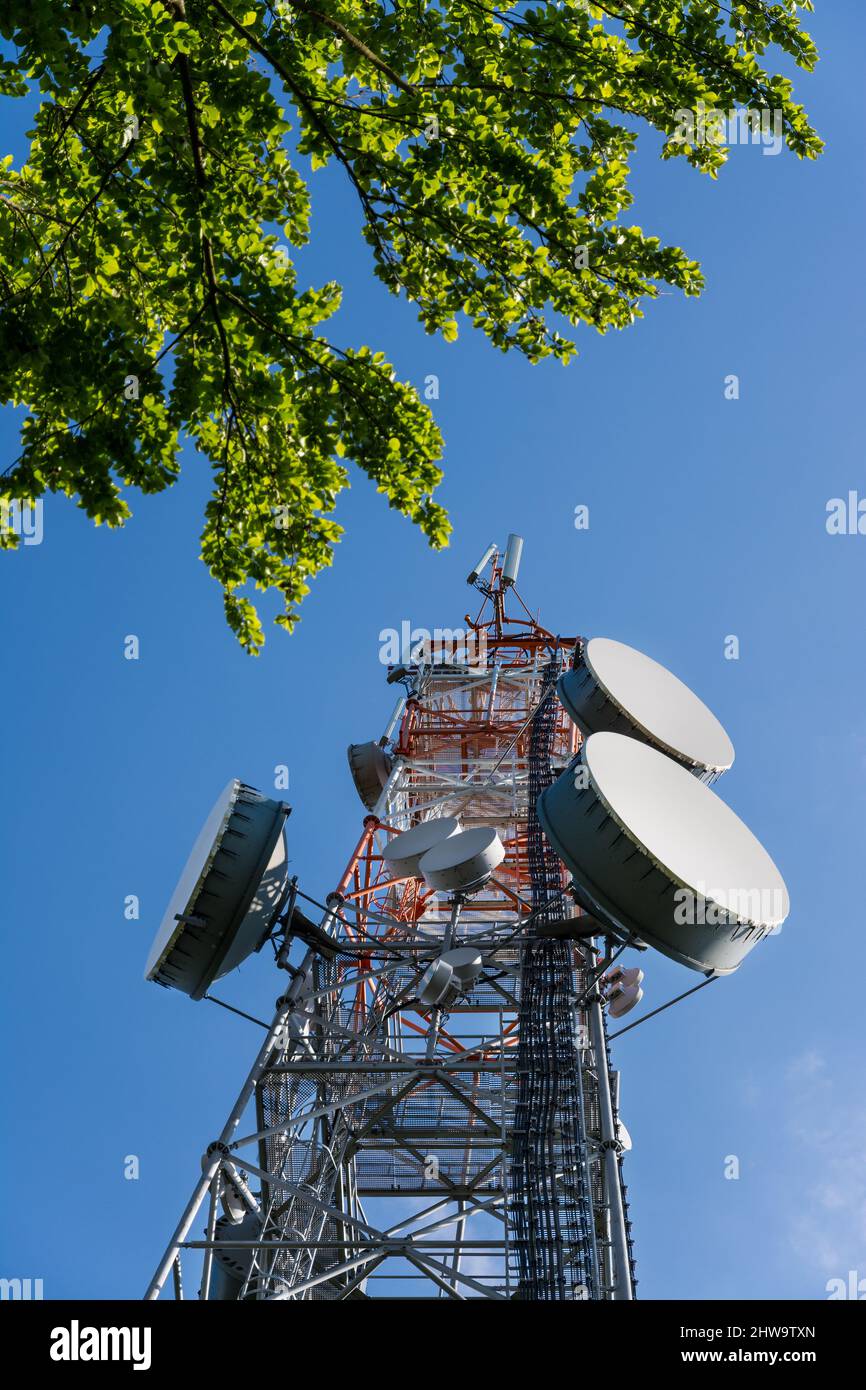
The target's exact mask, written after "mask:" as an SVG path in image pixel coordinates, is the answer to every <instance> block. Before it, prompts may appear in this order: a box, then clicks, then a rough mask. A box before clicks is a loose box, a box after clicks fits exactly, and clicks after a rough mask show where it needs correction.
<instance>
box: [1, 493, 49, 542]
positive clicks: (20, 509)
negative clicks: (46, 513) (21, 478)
mask: <svg viewBox="0 0 866 1390" xmlns="http://www.w3.org/2000/svg"><path fill="white" fill-rule="evenodd" d="M0 531H5V532H8V533H11V534H12V535H14V536H18V537H20V539H21V540H22V541H23V542H24V544H25V545H41V544H42V499H41V497H40V498H37V499H36V501H35V502H34V501H32V500H27V499H19V498H17V497H12V498H4V499H3V500H2V501H0Z"/></svg>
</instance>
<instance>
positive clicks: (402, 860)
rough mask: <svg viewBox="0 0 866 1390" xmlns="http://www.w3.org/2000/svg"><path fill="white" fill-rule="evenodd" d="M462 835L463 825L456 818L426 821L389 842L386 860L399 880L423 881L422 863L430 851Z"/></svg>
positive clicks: (448, 817) (445, 817) (449, 817)
mask: <svg viewBox="0 0 866 1390" xmlns="http://www.w3.org/2000/svg"><path fill="white" fill-rule="evenodd" d="M459 831H460V822H459V820H457V818H456V817H455V816H438V817H437V818H436V819H435V820H424V821H422V822H421V824H420V825H413V826H412V828H411V830H404V831H403V833H402V834H401V835H395V836H394V838H393V840H389V841H388V843H387V845H386V846H385V848H384V849H383V850H382V858H383V859H384V860H385V863H386V864H387V865H388V867H389V869H390V870H391V873H392V874H393V875H394V877H395V878H420V877H421V860H422V859H423V857H424V855H425V854H426V853H427V851H428V850H430V849H432V848H433V846H434V845H438V844H439V843H440V842H441V841H442V840H447V839H449V838H450V837H451V836H452V835H457V834H459Z"/></svg>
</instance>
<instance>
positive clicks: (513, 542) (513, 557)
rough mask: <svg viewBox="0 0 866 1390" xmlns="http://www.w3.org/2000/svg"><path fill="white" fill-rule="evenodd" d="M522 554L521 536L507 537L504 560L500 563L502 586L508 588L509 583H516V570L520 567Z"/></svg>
mask: <svg viewBox="0 0 866 1390" xmlns="http://www.w3.org/2000/svg"><path fill="white" fill-rule="evenodd" d="M522 554H523V537H522V536H515V535H511V536H509V537H508V544H507V546H506V547H505V560H504V561H503V564H502V587H503V588H508V586H509V585H511V584H516V583H517V571H518V570H519V569H520V557H521V555H522Z"/></svg>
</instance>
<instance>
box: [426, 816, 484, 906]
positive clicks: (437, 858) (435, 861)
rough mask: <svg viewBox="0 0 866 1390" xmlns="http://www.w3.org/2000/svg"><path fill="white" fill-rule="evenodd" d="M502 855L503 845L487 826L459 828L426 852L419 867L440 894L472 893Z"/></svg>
mask: <svg viewBox="0 0 866 1390" xmlns="http://www.w3.org/2000/svg"><path fill="white" fill-rule="evenodd" d="M504 858H505V847H504V845H503V843H502V841H501V840H500V838H499V836H498V834H497V833H496V831H495V830H494V829H493V828H492V827H491V826H487V825H484V826H475V827H474V828H473V829H472V830H463V831H461V832H460V834H459V835H452V836H450V837H449V838H448V839H447V840H443V841H441V842H440V843H439V844H438V845H434V847H433V848H432V849H430V850H428V851H427V853H426V854H425V855H423V856H422V858H421V862H420V865H419V867H420V870H421V873H422V874H423V876H424V880H425V882H426V883H428V884H429V885H430V887H431V888H435V889H436V891H437V892H440V893H472V892H474V891H475V890H476V889H477V888H481V887H483V885H484V884H485V883H486V882H487V880H488V879H489V878H490V875H491V874H492V873H493V871H494V870H495V869H496V868H497V867H498V866H499V865H500V864H501V863H502V861H503V859H504Z"/></svg>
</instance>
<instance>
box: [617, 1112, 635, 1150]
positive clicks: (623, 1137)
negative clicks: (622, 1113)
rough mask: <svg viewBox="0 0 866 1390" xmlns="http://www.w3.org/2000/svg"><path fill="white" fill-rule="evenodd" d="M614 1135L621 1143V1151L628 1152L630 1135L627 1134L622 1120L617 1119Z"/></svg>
mask: <svg viewBox="0 0 866 1390" xmlns="http://www.w3.org/2000/svg"><path fill="white" fill-rule="evenodd" d="M616 1137H617V1139H618V1140H619V1142H620V1144H621V1145H622V1150H623V1153H629V1152H630V1151H631V1148H632V1142H631V1135H630V1134H629V1132H628V1130H627V1129H626V1127H625V1125H624V1124H623V1122H622V1120H617V1123H616Z"/></svg>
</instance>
